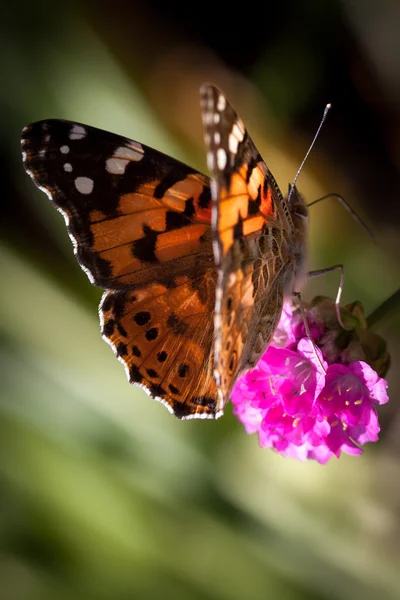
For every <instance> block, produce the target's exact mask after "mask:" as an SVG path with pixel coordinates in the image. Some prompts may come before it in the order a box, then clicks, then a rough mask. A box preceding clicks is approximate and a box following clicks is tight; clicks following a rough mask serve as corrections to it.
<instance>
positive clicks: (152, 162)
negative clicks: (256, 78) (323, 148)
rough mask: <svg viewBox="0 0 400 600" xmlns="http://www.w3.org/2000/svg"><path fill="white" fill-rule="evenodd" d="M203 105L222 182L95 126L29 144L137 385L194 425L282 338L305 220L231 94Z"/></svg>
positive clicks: (205, 96)
mask: <svg viewBox="0 0 400 600" xmlns="http://www.w3.org/2000/svg"><path fill="white" fill-rule="evenodd" d="M201 103H202V116H203V122H204V126H205V137H206V145H207V148H208V165H209V168H210V171H211V173H212V176H213V179H214V181H213V182H212V185H211V181H210V179H209V178H208V177H206V176H205V175H202V174H201V173H198V172H197V171H195V170H194V169H191V168H190V167H188V166H186V165H184V164H182V163H180V162H179V161H177V160H175V159H173V158H171V157H169V156H166V155H164V154H162V153H160V152H158V151H156V150H153V149H152V148H149V147H146V146H144V145H142V144H140V143H138V142H135V141H132V140H129V139H127V138H124V137H121V136H118V135H115V134H112V133H108V132H105V131H102V130H99V129H95V128H93V127H89V126H87V125H82V124H79V123H73V122H69V121H62V120H48V121H41V122H38V123H34V124H32V125H29V126H27V127H26V128H25V129H24V130H23V133H22V154H23V162H24V166H25V169H26V171H27V172H28V174H29V175H30V176H31V178H32V179H33V181H34V183H35V184H36V185H37V186H38V187H39V188H40V189H41V190H42V191H44V192H45V193H46V194H47V195H48V196H49V198H50V200H51V201H52V203H53V204H54V206H55V207H56V208H57V209H58V210H59V211H60V212H61V213H62V215H63V216H64V219H65V222H66V226H67V230H68V233H69V235H70V237H71V240H72V242H73V245H74V251H75V254H76V257H77V260H78V261H79V263H80V265H81V267H82V269H83V270H84V271H85V272H86V273H87V275H88V277H89V279H90V281H91V282H92V283H93V284H94V285H97V286H99V287H101V288H103V289H104V290H106V291H105V293H104V295H103V298H102V300H101V303H100V308H99V314H100V321H101V327H102V335H103V337H104V339H105V340H106V341H107V342H108V343H109V344H110V345H111V346H112V348H113V350H114V352H115V354H116V355H117V357H118V359H119V360H120V361H121V362H122V363H123V364H124V366H125V370H126V373H127V377H128V379H129V381H130V382H131V383H133V384H136V385H139V386H140V387H142V388H143V389H145V391H146V392H147V393H148V394H150V395H151V396H152V397H154V398H156V399H158V400H160V401H161V402H162V403H164V404H165V405H166V406H167V407H168V409H169V410H170V411H171V412H172V413H173V414H174V415H175V416H177V417H179V418H183V419H188V418H215V417H218V416H220V415H221V414H222V412H223V408H224V406H225V404H226V402H227V401H228V399H229V394H230V391H231V389H232V386H233V383H234V381H235V379H236V378H237V376H238V375H239V374H240V372H242V371H243V370H245V369H246V368H249V367H250V366H253V365H254V364H255V363H256V362H257V360H258V358H259V356H260V353H261V352H262V351H263V350H265V348H266V346H267V345H268V343H269V341H270V339H271V336H272V334H273V331H274V329H275V327H276V324H277V322H278V320H279V316H280V312H281V307H282V302H283V295H284V290H285V286H286V285H287V280H289V279H290V277H291V275H292V271H293V268H292V271H291V270H290V265H291V264H292V263H291V262H290V261H291V257H290V253H289V254H288V251H287V248H288V244H287V243H286V240H289V241H290V236H291V233H292V232H291V230H292V229H293V221H292V219H291V216H290V211H289V209H288V207H287V205H286V203H285V200H284V199H283V197H282V195H281V193H280V191H279V188H278V186H277V185H276V183H275V180H274V179H273V177H272V175H271V174H270V172H269V171H268V169H267V167H266V165H265V163H264V162H263V161H262V159H261V156H260V155H259V153H258V151H257V150H256V148H255V146H254V144H253V142H252V141H251V139H250V137H249V136H248V133H247V132H246V130H245V128H244V125H243V123H242V121H241V120H240V119H239V118H238V117H237V115H236V113H235V112H234V111H233V109H232V107H231V106H230V104H229V103H228V102H227V100H226V98H225V96H224V95H223V94H222V93H221V92H220V91H219V90H217V88H215V87H213V86H203V88H202V90H201ZM211 188H212V190H213V192H211ZM288 265H289V266H288Z"/></svg>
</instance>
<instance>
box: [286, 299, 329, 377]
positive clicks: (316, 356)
mask: <svg viewBox="0 0 400 600" xmlns="http://www.w3.org/2000/svg"><path fill="white" fill-rule="evenodd" d="M293 297H294V298H296V300H297V302H298V305H299V309H300V313H301V316H302V319H303V323H304V328H305V330H306V334H307V337H308V339H309V340H310V342H311V344H312V347H313V350H314V355H315V358H316V359H317V361H318V362H319V364H320V367H321V369H322V371H323V372H324V373H326V369H325V367H324V365H323V364H322V361H321V359H320V357H319V356H318V352H317V348H316V346H315V343H314V340H313V339H312V337H311V332H310V328H309V326H308V321H307V316H306V313H305V310H304V306H303V302H302V300H301V294H300V292H293Z"/></svg>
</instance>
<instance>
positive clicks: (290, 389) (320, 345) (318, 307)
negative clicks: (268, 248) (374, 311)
mask: <svg viewBox="0 0 400 600" xmlns="http://www.w3.org/2000/svg"><path fill="white" fill-rule="evenodd" d="M305 314H306V318H307V322H308V325H309V329H310V333H311V337H312V338H313V342H314V343H313V342H311V340H310V339H309V338H308V337H307V336H306V333H305V328H304V322H303V319H302V316H301V314H300V311H298V310H297V311H293V308H292V304H291V303H289V302H287V303H286V304H285V306H284V310H283V312H282V316H281V320H280V323H279V325H278V328H277V330H276V332H275V335H274V338H273V341H272V344H271V345H270V346H269V348H268V349H267V351H266V352H265V354H264V356H263V357H262V358H261V359H260V361H259V362H258V365H257V366H256V368H255V369H253V370H252V371H250V372H248V373H246V374H245V375H243V376H242V377H240V378H239V379H238V381H237V382H236V384H235V387H234V388H233V391H232V402H233V404H234V413H235V414H236V416H237V417H238V419H239V420H240V421H241V422H242V423H243V425H244V427H245V429H246V431H247V433H255V432H257V433H258V437H259V441H260V444H261V445H262V446H264V447H267V448H274V449H275V450H277V451H278V452H280V453H281V454H283V455H285V456H291V457H293V458H297V459H300V460H305V459H315V460H317V461H318V462H320V463H326V462H327V461H328V460H329V459H330V458H331V457H333V456H336V457H339V456H340V453H341V451H342V450H343V451H344V452H347V453H348V454H361V453H362V449H361V448H360V445H362V444H364V443H365V442H375V441H377V439H378V433H379V431H380V428H379V423H378V418H377V413H376V406H377V405H378V404H384V403H385V402H387V401H388V396H387V393H386V388H387V384H386V381H385V380H384V379H383V378H382V377H380V375H384V374H385V372H386V370H387V368H388V364H389V356H388V354H387V351H386V346H385V344H384V342H383V340H382V338H380V337H379V336H377V335H375V334H372V333H370V332H368V331H367V329H366V322H365V318H364V313H363V309H362V306H361V305H360V304H359V303H354V304H353V305H350V306H347V307H345V309H343V310H342V312H341V314H342V319H343V320H344V322H345V324H346V327H349V330H344V329H342V328H341V327H340V325H339V324H338V322H337V318H336V314H335V306H334V303H333V301H332V300H330V299H328V298H322V297H319V298H316V299H315V300H314V301H313V302H312V303H311V305H310V306H306V307H305ZM378 373H379V375H378Z"/></svg>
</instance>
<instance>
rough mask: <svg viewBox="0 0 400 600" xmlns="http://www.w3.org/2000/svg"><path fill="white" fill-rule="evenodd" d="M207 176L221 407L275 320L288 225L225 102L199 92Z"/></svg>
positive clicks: (210, 89)
mask: <svg viewBox="0 0 400 600" xmlns="http://www.w3.org/2000/svg"><path fill="white" fill-rule="evenodd" d="M201 97H202V99H201V106H202V119H203V124H204V128H205V142H206V145H207V148H208V155H207V163H208V166H209V168H210V171H211V173H212V176H213V180H214V181H213V186H212V190H213V199H212V211H213V225H214V228H213V247H214V255H215V260H216V264H217V267H218V281H217V290H216V307H215V337H216V342H215V377H216V380H217V384H218V386H219V391H220V404H221V406H223V405H224V404H225V403H226V402H227V401H228V399H229V394H230V391H231V389H232V386H233V383H234V382H235V380H236V378H237V377H238V375H239V374H240V373H241V372H243V371H245V370H246V369H249V368H251V367H254V366H255V365H256V363H257V361H258V359H259V358H260V356H261V355H262V353H263V352H264V351H265V349H266V347H267V346H268V343H269V342H270V340H271V338H272V335H273V333H274V331H275V328H276V326H277V323H278V321H279V318H280V314H281V310H282V303H283V295H284V288H285V285H286V275H285V269H286V243H285V234H286V233H287V235H288V236H289V235H290V231H291V227H292V220H291V217H290V214H289V210H288V208H287V206H286V203H285V201H284V199H283V197H282V194H281V192H280V190H279V188H278V186H277V184H276V182H275V179H274V178H273V176H272V174H271V173H270V171H269V170H268V168H267V166H266V165H265V163H264V162H263V160H262V158H261V156H260V154H259V152H258V150H257V149H256V147H255V145H254V143H253V142H252V140H251V138H250V136H249V134H248V133H247V131H246V129H245V127H244V125H243V121H242V120H241V119H240V118H239V117H238V115H237V114H236V112H235V111H234V109H233V108H232V106H231V105H230V104H229V102H228V101H227V99H226V97H225V96H224V95H223V93H222V92H220V91H219V90H218V89H217V88H216V87H214V86H212V85H205V86H203V87H202V88H201Z"/></svg>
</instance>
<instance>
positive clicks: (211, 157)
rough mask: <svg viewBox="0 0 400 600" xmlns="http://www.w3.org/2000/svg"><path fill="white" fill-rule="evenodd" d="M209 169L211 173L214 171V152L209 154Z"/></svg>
mask: <svg viewBox="0 0 400 600" xmlns="http://www.w3.org/2000/svg"><path fill="white" fill-rule="evenodd" d="M207 167H208V169H209V171H212V170H213V169H214V154H213V153H212V152H208V153H207Z"/></svg>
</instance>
